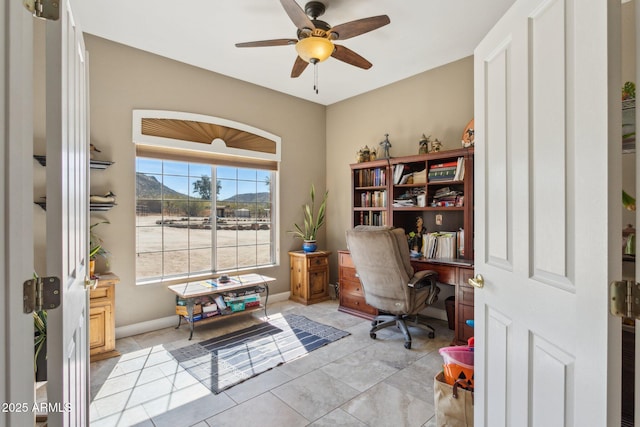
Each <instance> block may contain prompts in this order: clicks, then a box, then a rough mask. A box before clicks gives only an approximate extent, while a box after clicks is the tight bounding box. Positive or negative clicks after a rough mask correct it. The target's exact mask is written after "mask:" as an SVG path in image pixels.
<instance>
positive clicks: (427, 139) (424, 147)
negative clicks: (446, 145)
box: [418, 133, 431, 154]
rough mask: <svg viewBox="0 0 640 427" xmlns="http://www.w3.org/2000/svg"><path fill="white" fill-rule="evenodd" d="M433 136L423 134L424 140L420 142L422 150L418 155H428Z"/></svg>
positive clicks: (420, 149)
mask: <svg viewBox="0 0 640 427" xmlns="http://www.w3.org/2000/svg"><path fill="white" fill-rule="evenodd" d="M430 138H431V135H429V136H425V135H424V133H423V134H422V138H421V139H420V141H418V145H419V146H420V148H419V149H418V154H427V153H428V152H429V144H430V143H431V139H430Z"/></svg>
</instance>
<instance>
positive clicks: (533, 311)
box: [474, 0, 622, 427]
mask: <svg viewBox="0 0 640 427" xmlns="http://www.w3.org/2000/svg"><path fill="white" fill-rule="evenodd" d="M619 8H620V1H619V0H617V1H607V0H590V1H583V0H518V1H516V3H515V4H514V5H513V7H512V8H511V9H510V10H509V11H508V12H507V13H506V14H505V16H504V17H503V18H502V19H501V20H500V21H499V22H498V24H497V25H496V26H495V27H494V28H493V29H492V30H491V31H490V32H489V34H488V35H487V36H486V37H485V39H484V40H483V41H482V42H481V43H480V45H479V46H478V47H477V49H476V51H475V84H474V87H475V88H474V90H475V125H476V129H475V132H476V133H475V142H476V144H475V145H476V147H475V163H474V164H475V181H474V182H475V189H476V193H475V215H476V216H475V224H476V235H475V254H476V258H475V270H476V274H481V275H482V276H484V287H483V288H482V289H476V292H475V336H476V345H477V348H476V359H475V380H476V400H475V404H476V406H475V411H476V413H475V415H476V416H475V421H476V426H486V427H501V426H540V427H542V426H544V427H549V426H616V425H617V426H619V425H620V403H619V402H620V320H619V319H616V318H613V317H611V316H610V315H609V305H608V299H607V295H608V284H609V282H610V281H612V280H614V279H616V277H615V276H616V275H617V276H618V279H619V275H620V274H621V257H622V255H621V250H620V246H621V240H620V239H621V237H620V230H621V224H620V223H621V219H620V217H621V214H620V209H621V203H620V194H621V193H620V190H621V178H620V166H619V165H620V164H621V163H620V162H621V147H620V140H621V139H620V128H621V126H620V112H619V110H620V107H619V105H620V87H621V86H620V70H619V68H617V67H619V62H620V56H619V51H620V47H619V46H620V40H619V35H616V34H615V31H619V19H620V17H619ZM616 64H618V65H616ZM607 141H609V143H608V142H607ZM610 266H611V267H610ZM476 282H479V280H476ZM610 330H614V331H617V336H614V334H610ZM610 351H611V353H610ZM610 354H611V355H613V356H614V357H611V358H610V357H609V355H610Z"/></svg>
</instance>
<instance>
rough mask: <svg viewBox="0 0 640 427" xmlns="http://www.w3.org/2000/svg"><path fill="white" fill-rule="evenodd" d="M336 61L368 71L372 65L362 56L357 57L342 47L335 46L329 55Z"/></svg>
mask: <svg viewBox="0 0 640 427" xmlns="http://www.w3.org/2000/svg"><path fill="white" fill-rule="evenodd" d="M331 56H333V57H334V58H336V59H339V60H340V61H342V62H346V63H347V64H350V65H355V66H356V67H360V68H364V69H365V70H368V69H369V68H371V66H372V65H373V64H371V62H369V61H367V60H366V59H364V58H363V57H362V56H360V55H358V54H357V53H355V52H354V51H352V50H351V49H349V48H346V47H344V46H339V45H335V49H334V51H333V53H332V54H331Z"/></svg>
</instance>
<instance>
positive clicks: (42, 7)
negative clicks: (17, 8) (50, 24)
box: [22, 0, 60, 21]
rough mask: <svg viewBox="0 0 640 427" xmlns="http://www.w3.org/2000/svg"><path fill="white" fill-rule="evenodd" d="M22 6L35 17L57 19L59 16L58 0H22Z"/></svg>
mask: <svg viewBox="0 0 640 427" xmlns="http://www.w3.org/2000/svg"><path fill="white" fill-rule="evenodd" d="M22 4H23V5H24V7H25V8H26V9H27V10H28V11H29V12H31V13H32V14H33V16H35V17H36V18H42V19H47V20H49V21H57V20H58V19H59V18H60V1H59V0H22Z"/></svg>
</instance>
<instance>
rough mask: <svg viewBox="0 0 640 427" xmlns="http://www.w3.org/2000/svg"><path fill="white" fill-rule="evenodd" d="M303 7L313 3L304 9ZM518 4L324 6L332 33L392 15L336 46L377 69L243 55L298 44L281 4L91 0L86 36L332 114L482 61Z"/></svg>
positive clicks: (83, 5) (337, 0) (435, 0)
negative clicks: (299, 68)
mask: <svg viewBox="0 0 640 427" xmlns="http://www.w3.org/2000/svg"><path fill="white" fill-rule="evenodd" d="M297 1H298V4H299V5H300V6H301V7H302V8H304V5H305V2H306V0H297ZM513 2H514V0H484V1H480V0H402V1H398V0H324V3H325V5H326V6H327V11H326V13H325V14H324V15H323V16H321V17H320V18H319V19H321V20H323V21H326V22H328V23H329V24H330V25H332V26H336V25H338V24H342V23H345V22H348V21H352V20H355V19H360V18H366V17H370V16H375V15H383V14H386V15H388V16H389V18H390V19H391V23H390V24H389V25H387V26H384V27H382V28H379V29H377V30H375V31H372V32H370V33H366V34H362V35H360V36H357V37H354V38H351V39H348V40H345V41H337V42H336V44H341V45H344V46H346V47H348V48H350V49H351V50H353V51H355V52H357V53H358V54H360V55H361V56H363V57H364V58H366V59H368V60H369V61H370V62H372V63H373V67H372V68H371V69H369V70H362V69H360V68H357V67H354V66H351V65H348V64H346V63H344V62H341V61H338V60H336V59H334V58H329V59H328V60H326V61H325V62H322V63H320V64H318V79H319V92H320V93H319V94H316V93H315V92H314V91H313V67H312V66H309V67H307V69H306V70H305V71H304V73H302V75H301V76H300V77H298V78H297V79H292V78H291V77H289V76H290V74H291V68H292V67H293V63H294V60H295V58H296V52H295V47H294V46H276V47H259V48H242V49H239V48H236V47H235V46H234V44H235V43H238V42H247V41H256V40H267V39H279V38H294V39H295V38H296V27H295V25H294V24H293V23H292V22H291V21H290V20H289V17H288V16H287V14H286V12H285V11H284V9H283V8H282V6H281V4H280V2H279V1H278V0H225V1H223V0H135V1H132V0H109V1H105V0H101V1H98V0H82V1H79V2H76V9H79V10H77V13H78V15H79V18H80V22H81V25H82V27H83V29H84V31H85V32H87V33H90V34H94V35H96V36H99V37H103V38H105V39H108V40H113V41H115V42H118V43H122V44H125V45H128V46H132V47H135V48H137V49H141V50H144V51H148V52H152V53H155V54H157V55H161V56H164V57H167V58H171V59H174V60H177V61H181V62H184V63H187V64H191V65H194V66H197V67H200V68H204V69H207V70H211V71H214V72H217V73H220V74H224V75H227V76H230V77H234V78H237V79H240V80H244V81H247V82H251V83H255V84H257V85H260V86H264V87H267V88H270V89H273V90H276V91H279V92H283V93H286V94H289V95H293V96H296V97H299V98H303V99H307V100H309V101H313V102H316V103H319V104H323V105H330V104H333V103H335V102H338V101H341V100H343V99H346V98H350V97H352V96H355V95H358V94H361V93H364V92H368V91H370V90H373V89H376V88H379V87H382V86H385V85H388V84H390V83H393V82H396V81H399V80H402V79H404V78H407V77H410V76H413V75H416V74H419V73H421V72H424V71H427V70H429V69H432V68H435V67H438V66H440V65H443V64H446V63H449V62H452V61H455V60H457V59H460V58H463V57H466V56H469V55H471V54H473V49H474V48H475V46H476V45H477V44H478V43H479V41H480V40H481V39H482V37H484V35H485V34H486V33H487V31H488V30H489V29H490V28H491V27H492V26H493V24H495V22H497V20H498V19H499V18H500V17H501V16H502V15H503V14H504V12H505V11H506V10H507V9H508V8H509V6H511V4H512V3H513Z"/></svg>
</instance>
